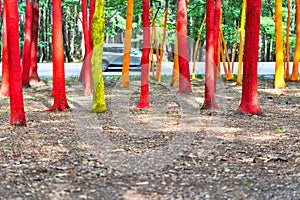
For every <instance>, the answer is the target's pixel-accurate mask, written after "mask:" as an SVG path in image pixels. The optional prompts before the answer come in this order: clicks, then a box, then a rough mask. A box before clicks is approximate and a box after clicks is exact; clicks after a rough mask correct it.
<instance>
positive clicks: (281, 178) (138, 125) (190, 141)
mask: <svg viewBox="0 0 300 200" xmlns="http://www.w3.org/2000/svg"><path fill="white" fill-rule="evenodd" d="M163 80H164V81H163V83H162V84H156V83H150V92H151V94H150V101H151V106H152V108H150V109H146V110H139V109H135V108H134V106H135V105H136V104H137V103H138V101H139V81H135V80H133V81H132V83H131V87H130V88H127V89H120V88H118V87H117V86H116V85H118V84H117V83H118V80H115V79H110V80H106V83H105V84H106V100H107V109H108V110H107V112H106V113H100V114H96V113H92V112H90V111H89V106H90V103H91V97H84V96H83V95H82V94H83V92H82V85H81V84H80V83H78V82H76V81H75V79H74V80H68V81H67V93H68V94H67V96H68V101H69V104H70V106H71V107H72V109H71V110H69V111H66V112H51V113H47V112H45V111H44V110H46V109H47V107H50V106H51V104H52V99H51V98H50V97H49V94H50V92H51V84H50V82H48V83H47V82H46V84H44V85H38V86H33V87H31V88H26V89H24V99H25V110H26V115H27V116H26V117H27V126H25V127H14V126H10V125H9V99H8V98H3V97H1V99H0V121H1V125H0V167H1V172H0V181H1V182H0V199H128V200H132V199H151V200H152V199H296V200H299V199H300V142H299V139H300V123H299V122H300V118H299V117H300V88H299V83H288V87H287V88H286V89H283V90H274V89H272V87H273V83H272V80H270V79H264V78H260V79H259V99H260V103H261V106H262V108H263V111H264V113H263V115H259V116H257V115H254V116H252V115H248V114H242V113H239V112H237V107H238V105H239V101H240V97H241V86H236V85H235V83H234V82H222V81H219V82H218V89H217V97H218V100H219V102H220V104H221V105H222V107H223V110H220V111H212V110H200V107H201V104H202V103H203V93H204V92H203V89H204V82H203V79H197V80H194V81H192V84H193V93H192V94H190V95H177V94H176V89H175V88H171V87H169V85H168V83H169V80H167V78H165V79H163Z"/></svg>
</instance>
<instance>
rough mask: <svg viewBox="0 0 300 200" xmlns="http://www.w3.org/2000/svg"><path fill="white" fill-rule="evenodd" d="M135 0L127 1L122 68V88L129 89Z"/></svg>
mask: <svg viewBox="0 0 300 200" xmlns="http://www.w3.org/2000/svg"><path fill="white" fill-rule="evenodd" d="M133 4H134V0H127V11H126V31H125V42H124V58H123V67H122V80H121V83H120V86H121V87H129V84H130V80H129V67H130V51H131V37H132V17H133Z"/></svg>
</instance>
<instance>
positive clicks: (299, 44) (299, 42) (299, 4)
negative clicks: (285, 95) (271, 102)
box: [290, 0, 300, 81]
mask: <svg viewBox="0 0 300 200" xmlns="http://www.w3.org/2000/svg"><path fill="white" fill-rule="evenodd" d="M299 59H300V0H296V50H295V53H294V63H293V73H292V76H291V79H290V80H291V81H298V80H299Z"/></svg>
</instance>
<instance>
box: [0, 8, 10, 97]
mask: <svg viewBox="0 0 300 200" xmlns="http://www.w3.org/2000/svg"><path fill="white" fill-rule="evenodd" d="M0 96H9V64H8V50H7V30H6V12H5V11H4V12H3V23H2V84H1V90H0Z"/></svg>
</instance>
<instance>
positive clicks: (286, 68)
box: [284, 0, 291, 80]
mask: <svg viewBox="0 0 300 200" xmlns="http://www.w3.org/2000/svg"><path fill="white" fill-rule="evenodd" d="M287 4H288V6H287V7H288V18H287V21H286V34H285V35H286V64H285V75H284V77H285V79H286V80H289V79H290V58H291V56H290V27H291V0H288V1H287Z"/></svg>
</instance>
